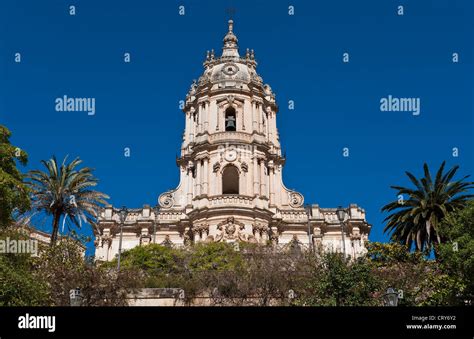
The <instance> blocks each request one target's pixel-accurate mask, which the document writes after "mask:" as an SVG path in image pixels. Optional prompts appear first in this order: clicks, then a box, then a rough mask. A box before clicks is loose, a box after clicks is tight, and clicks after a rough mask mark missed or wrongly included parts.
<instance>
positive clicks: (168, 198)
mask: <svg viewBox="0 0 474 339" xmlns="http://www.w3.org/2000/svg"><path fill="white" fill-rule="evenodd" d="M158 203H159V204H160V206H161V207H163V208H171V207H173V205H174V199H173V194H172V193H170V192H165V193H163V194H161V195H160V197H159V198H158Z"/></svg>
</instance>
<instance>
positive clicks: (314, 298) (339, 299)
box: [299, 253, 379, 306]
mask: <svg viewBox="0 0 474 339" xmlns="http://www.w3.org/2000/svg"><path fill="white" fill-rule="evenodd" d="M308 264H309V266H310V269H309V272H308V273H309V275H308V276H306V277H305V279H304V283H303V286H302V287H303V288H302V289H301V291H300V293H301V297H300V298H299V303H300V304H302V305H309V306H370V305H376V304H377V300H376V299H374V298H372V295H373V294H374V293H375V292H376V291H377V289H378V288H379V281H378V279H376V277H375V276H374V275H373V274H372V265H371V264H370V262H369V261H368V260H367V259H366V258H359V259H357V260H355V261H352V262H350V261H347V260H345V259H344V257H343V255H341V254H340V253H320V255H319V257H314V256H312V257H309V261H308Z"/></svg>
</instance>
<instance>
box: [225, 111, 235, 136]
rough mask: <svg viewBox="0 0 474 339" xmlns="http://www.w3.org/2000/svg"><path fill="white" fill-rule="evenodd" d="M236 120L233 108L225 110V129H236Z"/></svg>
mask: <svg viewBox="0 0 474 339" xmlns="http://www.w3.org/2000/svg"><path fill="white" fill-rule="evenodd" d="M236 124H237V120H236V118H235V108H233V107H229V108H227V109H226V110H225V130H226V131H235V130H237V125H236Z"/></svg>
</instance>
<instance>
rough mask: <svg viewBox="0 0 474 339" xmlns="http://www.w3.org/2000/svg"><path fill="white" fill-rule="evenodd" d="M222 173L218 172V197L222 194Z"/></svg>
mask: <svg viewBox="0 0 474 339" xmlns="http://www.w3.org/2000/svg"><path fill="white" fill-rule="evenodd" d="M219 172H220V171H217V172H216V190H217V192H216V195H221V194H222V176H221V175H220V174H219Z"/></svg>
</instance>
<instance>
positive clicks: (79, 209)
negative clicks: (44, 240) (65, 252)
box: [28, 156, 109, 246]
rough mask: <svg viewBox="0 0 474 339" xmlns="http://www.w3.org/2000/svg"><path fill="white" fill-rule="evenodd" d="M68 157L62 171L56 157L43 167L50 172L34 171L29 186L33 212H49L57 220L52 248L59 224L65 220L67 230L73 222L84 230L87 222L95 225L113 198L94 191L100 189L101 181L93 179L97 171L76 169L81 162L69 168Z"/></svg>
mask: <svg viewBox="0 0 474 339" xmlns="http://www.w3.org/2000/svg"><path fill="white" fill-rule="evenodd" d="M66 160H67V156H66V157H65V158H64V160H63V162H62V164H61V167H59V168H58V163H57V161H56V157H53V158H52V159H50V160H48V161H44V160H42V161H41V163H42V164H43V165H44V166H45V167H46V172H43V171H40V170H33V171H30V173H29V174H28V178H29V181H28V184H29V185H30V187H31V189H32V192H33V194H32V202H33V209H34V210H35V211H38V212H45V213H46V214H47V215H51V216H52V218H53V232H52V234H51V246H52V245H54V244H55V242H56V240H57V237H58V231H59V222H60V220H61V218H62V217H63V228H64V224H65V222H66V220H67V219H68V218H69V221H68V227H69V224H72V225H75V226H77V227H78V228H81V226H82V223H83V222H88V223H90V224H91V225H95V219H96V218H97V215H98V210H99V208H100V204H105V203H106V201H105V199H107V198H109V197H108V196H107V195H105V194H104V193H101V192H98V191H94V190H92V189H91V188H92V187H94V186H96V185H97V179H96V178H95V177H94V176H93V175H92V171H93V169H91V168H89V167H84V168H81V169H76V167H77V166H78V165H79V164H81V163H82V160H80V159H79V158H76V159H74V160H73V161H71V162H70V163H69V164H66Z"/></svg>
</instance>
